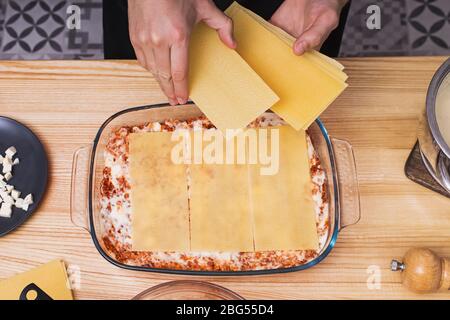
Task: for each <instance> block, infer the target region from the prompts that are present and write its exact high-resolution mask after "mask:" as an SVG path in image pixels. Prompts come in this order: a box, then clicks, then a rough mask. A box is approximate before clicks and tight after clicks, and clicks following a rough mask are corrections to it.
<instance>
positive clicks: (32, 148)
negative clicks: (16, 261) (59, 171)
mask: <svg viewBox="0 0 450 320" xmlns="http://www.w3.org/2000/svg"><path fill="white" fill-rule="evenodd" d="M11 146H14V147H16V149H17V154H16V155H15V156H14V157H18V158H19V159H20V163H19V164H18V165H16V166H14V167H13V178H12V179H11V180H10V181H8V183H9V184H11V185H13V186H14V187H15V189H16V190H19V191H21V192H22V195H21V197H22V198H23V197H25V196H26V195H27V194H29V193H31V194H33V200H34V203H33V204H32V205H31V206H30V207H29V208H28V211H27V212H25V211H23V210H22V209H18V208H16V207H13V213H12V217H11V218H1V217H0V237H2V236H4V235H6V234H7V233H9V232H11V231H12V230H14V229H16V228H17V227H18V226H20V225H21V224H22V223H24V222H25V220H26V219H27V218H28V217H29V216H31V215H32V214H33V212H34V211H35V210H36V208H37V207H38V205H39V202H40V201H41V199H42V197H43V196H44V193H45V189H46V186H47V177H48V161H47V155H46V154H45V150H44V147H43V146H42V143H41V142H40V141H39V139H38V138H37V137H36V136H35V135H34V133H33V132H31V130H30V129H28V128H27V127H25V126H24V125H23V124H21V123H19V122H17V121H15V120H12V119H9V118H5V117H0V154H1V155H2V156H4V152H5V151H6V149H8V148H9V147H11ZM0 173H1V172H0Z"/></svg>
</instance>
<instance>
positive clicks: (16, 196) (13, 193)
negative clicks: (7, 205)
mask: <svg viewBox="0 0 450 320" xmlns="http://www.w3.org/2000/svg"><path fill="white" fill-rule="evenodd" d="M21 193H22V192H20V191H18V190H12V191H11V197H13V199H14V200H16V201H17V199H19V197H20V194H21Z"/></svg>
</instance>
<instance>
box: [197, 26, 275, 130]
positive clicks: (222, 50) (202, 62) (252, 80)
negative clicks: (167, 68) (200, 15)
mask: <svg viewBox="0 0 450 320" xmlns="http://www.w3.org/2000/svg"><path fill="white" fill-rule="evenodd" d="M189 83H190V96H191V98H192V100H194V101H195V103H196V104H197V105H198V107H199V108H200V109H201V110H202V111H203V112H204V113H205V115H206V116H207V117H208V118H209V119H210V120H211V121H212V122H213V123H214V125H215V126H216V127H217V128H219V129H220V130H222V131H223V132H224V131H225V130H226V129H242V128H245V127H246V126H247V125H248V124H249V123H250V122H251V121H253V120H255V119H256V118H257V117H258V116H260V115H261V114H262V113H264V112H265V111H267V110H268V109H270V108H271V107H272V106H273V105H274V104H275V103H276V102H277V101H278V100H279V98H278V96H277V95H276V94H275V93H274V92H273V91H272V89H271V88H269V86H267V84H266V83H265V82H264V81H263V80H262V79H261V78H260V77H259V76H258V74H257V73H256V72H255V71H253V70H252V69H251V68H250V66H249V65H248V64H247V63H246V62H245V61H244V60H243V59H242V58H241V57H240V56H239V54H238V53H237V52H236V51H234V50H232V49H229V48H227V47H226V46H225V45H224V44H223V43H222V42H221V40H220V39H219V37H218V35H217V32H216V31H215V30H213V29H211V28H209V27H207V26H206V25H205V24H203V23H200V24H199V25H198V26H197V27H196V28H195V30H194V32H193V34H192V37H191V44H190V72H189Z"/></svg>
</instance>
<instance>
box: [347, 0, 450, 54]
mask: <svg viewBox="0 0 450 320" xmlns="http://www.w3.org/2000/svg"><path fill="white" fill-rule="evenodd" d="M372 4H377V5H378V6H379V7H380V9H381V29H380V30H369V29H368V28H367V27H366V21H367V18H368V14H367V12H366V10H367V8H368V6H369V5H372ZM341 55H342V56H385V55H388V56H391V55H450V0H378V1H374V0H353V1H352V6H351V8H350V13H349V19H348V20H347V25H346V29H345V32H344V39H343V43H342V46H341Z"/></svg>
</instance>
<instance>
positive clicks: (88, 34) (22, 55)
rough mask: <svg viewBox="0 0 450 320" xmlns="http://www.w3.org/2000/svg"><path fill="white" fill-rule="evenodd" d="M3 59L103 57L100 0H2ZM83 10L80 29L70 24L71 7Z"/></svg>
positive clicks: (1, 55) (0, 56)
mask: <svg viewBox="0 0 450 320" xmlns="http://www.w3.org/2000/svg"><path fill="white" fill-rule="evenodd" d="M2 2H4V5H5V8H6V10H5V18H4V23H3V24H2V25H3V27H4V31H3V39H2V43H1V51H0V59H102V58H103V28H102V18H103V17H102V1H101V0H73V1H67V0H28V1H20V0H3V1H2ZM70 5H76V6H78V7H79V8H80V9H81V24H80V27H81V28H80V29H79V30H76V29H73V30H70V29H69V28H68V27H67V25H66V22H67V19H68V17H69V14H68V13H67V9H68V6H70Z"/></svg>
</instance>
